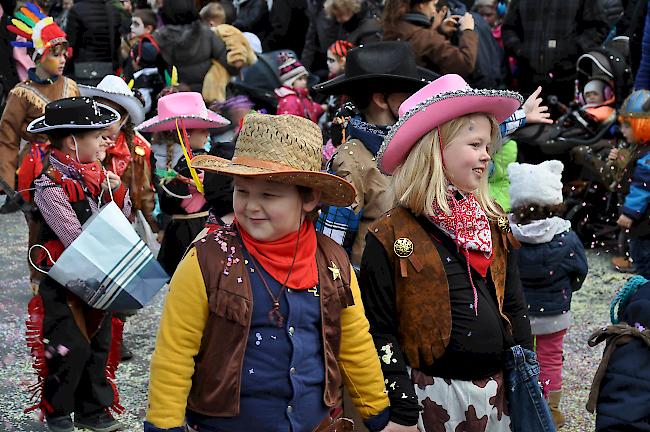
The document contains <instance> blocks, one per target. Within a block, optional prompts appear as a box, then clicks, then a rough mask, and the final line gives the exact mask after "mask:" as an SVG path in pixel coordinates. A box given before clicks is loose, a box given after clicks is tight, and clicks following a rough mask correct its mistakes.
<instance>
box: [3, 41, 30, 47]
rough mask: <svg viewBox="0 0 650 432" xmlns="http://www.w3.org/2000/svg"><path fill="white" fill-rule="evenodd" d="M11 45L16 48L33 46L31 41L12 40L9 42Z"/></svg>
mask: <svg viewBox="0 0 650 432" xmlns="http://www.w3.org/2000/svg"><path fill="white" fill-rule="evenodd" d="M9 43H10V44H11V46H13V47H16V48H34V44H33V43H31V42H18V41H12V42H9Z"/></svg>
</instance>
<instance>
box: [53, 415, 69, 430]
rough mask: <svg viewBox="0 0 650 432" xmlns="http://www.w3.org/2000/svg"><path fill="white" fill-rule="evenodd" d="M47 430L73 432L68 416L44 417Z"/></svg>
mask: <svg viewBox="0 0 650 432" xmlns="http://www.w3.org/2000/svg"><path fill="white" fill-rule="evenodd" d="M46 421H47V429H48V430H49V431H50V432H73V431H74V426H73V425H72V418H71V417H70V416H69V415H64V416H56V417H50V416H47V417H46Z"/></svg>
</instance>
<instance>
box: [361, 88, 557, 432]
mask: <svg viewBox="0 0 650 432" xmlns="http://www.w3.org/2000/svg"><path fill="white" fill-rule="evenodd" d="M522 101H523V99H522V97H521V96H520V95H519V94H517V93H515V92H511V91H501V90H499V91H497V90H476V89H472V88H470V87H469V86H468V85H467V83H466V82H465V81H464V80H463V79H462V78H461V77H460V76H458V75H445V76H443V77H441V78H439V79H437V80H435V81H433V82H432V83H430V84H428V85H427V86H425V87H423V88H422V89H421V90H419V91H418V92H417V93H415V94H413V95H412V96H411V97H409V98H408V99H406V101H404V102H403V103H402V105H401V106H400V108H399V115H400V119H399V121H398V122H397V123H396V124H395V125H394V126H393V127H392V128H391V130H390V132H389V133H388V135H387V137H386V138H385V140H384V142H383V145H382V147H381V148H380V150H379V153H378V155H377V156H378V157H377V164H378V166H379V169H380V170H381V171H382V172H383V173H385V174H387V175H392V176H393V179H392V185H391V189H392V193H393V195H394V205H395V207H394V208H393V209H392V210H390V211H389V212H388V213H386V214H385V215H384V216H383V217H382V218H381V219H379V220H378V221H376V222H375V223H374V224H373V225H371V226H370V228H369V232H368V235H367V237H366V247H365V250H364V253H363V257H362V260H361V276H360V286H361V291H362V297H363V303H364V306H365V308H366V315H367V317H368V321H369V322H370V331H371V333H372V334H373V337H374V339H375V345H376V346H377V348H378V352H379V355H380V357H381V359H382V361H381V365H382V368H383V371H384V377H385V379H386V380H387V381H386V382H387V386H386V388H387V390H388V395H389V398H390V399H391V410H394V412H393V411H392V413H393V415H394V416H395V418H399V419H400V420H401V421H400V422H401V423H402V424H404V425H415V424H417V425H418V428H419V430H420V431H426V432H433V431H436V432H438V431H443V430H444V431H449V432H451V431H456V430H481V431H490V432H501V431H503V432H505V431H510V424H511V422H512V423H513V427H514V430H515V431H524V430H525V431H538V430H544V431H549V430H554V429H551V428H550V427H551V426H552V421H551V420H550V414H548V412H547V411H548V410H546V411H545V412H544V413H542V414H543V415H547V414H548V416H549V417H548V424H549V428H548V429H539V428H538V427H536V426H535V425H533V426H530V428H528V427H529V425H527V424H526V425H525V426H523V427H522V426H521V423H519V420H520V419H521V417H517V418H516V419H515V417H512V418H511V417H510V415H513V416H514V415H515V413H513V411H514V410H516V409H518V410H519V412H520V411H521V410H525V408H521V406H519V407H518V408H515V407H513V406H511V407H510V408H511V409H510V410H508V399H509V398H510V397H512V398H514V399H515V400H517V401H518V402H519V400H523V401H524V402H526V398H525V397H521V396H518V395H519V393H517V392H521V391H522V388H521V386H522V384H516V385H515V384H514V383H511V382H508V379H509V375H508V371H509V369H506V367H505V366H504V365H505V364H506V362H518V363H517V364H521V363H522V362H523V357H522V355H523V353H524V352H527V353H529V355H532V356H534V353H532V352H531V351H532V337H531V332H530V324H529V322H528V318H527V317H526V311H527V308H526V304H525V302H524V298H523V295H522V289H521V283H520V281H519V277H518V273H517V267H516V262H515V261H514V259H513V256H512V249H513V248H514V247H516V246H515V245H516V241H515V240H514V238H513V237H512V234H511V232H510V229H509V225H508V221H507V219H506V217H505V215H504V213H503V211H502V210H501V208H500V207H499V206H498V204H496V203H495V202H494V201H493V200H492V199H491V198H490V196H489V192H488V162H489V161H490V155H491V152H492V150H493V147H494V145H495V144H497V143H498V142H499V138H500V132H499V123H501V122H503V121H504V120H505V119H506V118H508V117H509V116H510V115H512V113H513V112H515V110H517V108H519V106H520V105H521V103H522ZM511 347H515V348H513V349H512V351H511ZM527 350H528V351H527ZM511 353H517V356H515V355H514V354H511ZM520 354H521V355H520ZM531 361H532V360H531ZM532 381H536V380H535V379H532ZM513 389H514V392H513ZM523 390H526V389H525V388H524V389H523ZM538 393H539V390H538ZM528 399H530V397H528ZM524 402H522V403H524ZM418 405H421V406H422V407H423V408H424V410H423V411H422V412H420V409H419V406H418ZM539 405H541V406H543V405H544V403H543V402H540V403H539ZM509 413H510V415H509ZM531 414H532V415H531ZM533 416H534V412H530V411H526V413H525V415H524V416H523V417H525V418H524V420H525V419H526V418H528V417H533ZM534 417H535V418H538V417H537V416H534ZM545 418H546V417H545ZM518 427H519V428H518Z"/></svg>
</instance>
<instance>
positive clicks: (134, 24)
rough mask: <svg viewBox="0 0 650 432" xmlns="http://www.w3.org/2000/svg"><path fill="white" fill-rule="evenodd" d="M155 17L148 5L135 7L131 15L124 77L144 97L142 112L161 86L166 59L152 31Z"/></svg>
mask: <svg viewBox="0 0 650 432" xmlns="http://www.w3.org/2000/svg"><path fill="white" fill-rule="evenodd" d="M156 22H157V17H156V14H155V13H154V12H153V11H152V10H151V9H137V10H136V11H135V12H134V13H133V17H132V18H131V37H132V38H133V39H132V40H131V43H130V44H131V49H130V51H129V58H128V59H127V61H126V64H125V66H124V76H125V79H126V81H131V79H133V80H134V86H133V88H135V89H138V90H139V91H140V94H141V95H142V97H143V99H144V110H145V113H149V112H150V111H151V109H152V105H153V101H154V99H155V96H156V95H157V94H158V93H159V92H160V91H161V90H162V88H163V86H164V80H163V78H162V75H161V71H163V70H164V69H165V62H164V60H162V57H161V56H160V47H159V46H158V42H156V40H155V39H154V38H153V36H152V35H151V34H152V33H153V32H154V30H156Z"/></svg>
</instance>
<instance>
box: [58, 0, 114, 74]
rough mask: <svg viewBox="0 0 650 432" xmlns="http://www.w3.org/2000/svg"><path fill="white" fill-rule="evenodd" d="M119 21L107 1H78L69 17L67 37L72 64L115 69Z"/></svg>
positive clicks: (112, 7) (111, 5) (109, 2)
mask: <svg viewBox="0 0 650 432" xmlns="http://www.w3.org/2000/svg"><path fill="white" fill-rule="evenodd" d="M121 23H122V17H121V15H120V13H119V11H118V10H117V9H116V8H115V6H113V4H112V3H111V1H110V0H107V1H105V0H80V1H77V2H75V4H74V6H73V7H72V9H70V12H69V13H68V24H67V27H66V33H67V35H68V42H69V43H70V47H71V48H72V50H73V51H72V61H73V62H74V63H81V62H110V63H113V66H114V68H116V67H117V65H118V61H119V59H118V52H119V46H120V25H121Z"/></svg>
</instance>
